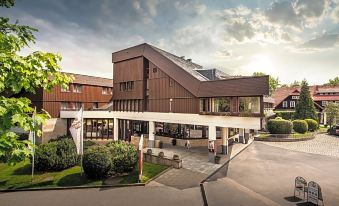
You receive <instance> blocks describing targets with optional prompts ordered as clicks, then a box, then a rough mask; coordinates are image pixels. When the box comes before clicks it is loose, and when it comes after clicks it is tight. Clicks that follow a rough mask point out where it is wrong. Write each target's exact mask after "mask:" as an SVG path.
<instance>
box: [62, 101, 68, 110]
mask: <svg viewBox="0 0 339 206" xmlns="http://www.w3.org/2000/svg"><path fill="white" fill-rule="evenodd" d="M60 109H61V110H66V109H68V102H61V105H60Z"/></svg>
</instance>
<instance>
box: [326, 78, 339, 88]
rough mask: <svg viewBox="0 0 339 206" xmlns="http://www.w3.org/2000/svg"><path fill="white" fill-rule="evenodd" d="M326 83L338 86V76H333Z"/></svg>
mask: <svg viewBox="0 0 339 206" xmlns="http://www.w3.org/2000/svg"><path fill="white" fill-rule="evenodd" d="M326 85H330V86H333V87H334V86H338V85H339V77H335V78H333V79H329V80H328V83H327V84H326Z"/></svg>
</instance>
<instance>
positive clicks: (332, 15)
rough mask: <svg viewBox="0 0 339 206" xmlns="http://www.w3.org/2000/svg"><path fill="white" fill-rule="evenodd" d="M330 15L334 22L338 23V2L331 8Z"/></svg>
mask: <svg viewBox="0 0 339 206" xmlns="http://www.w3.org/2000/svg"><path fill="white" fill-rule="evenodd" d="M331 17H332V20H333V21H334V22H335V23H339V4H338V5H337V6H336V7H335V8H334V9H333V11H332V13H331Z"/></svg>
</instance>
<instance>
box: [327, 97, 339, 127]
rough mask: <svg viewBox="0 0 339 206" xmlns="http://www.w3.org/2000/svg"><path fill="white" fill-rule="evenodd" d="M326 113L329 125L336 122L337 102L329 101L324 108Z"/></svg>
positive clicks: (338, 111)
mask: <svg viewBox="0 0 339 206" xmlns="http://www.w3.org/2000/svg"><path fill="white" fill-rule="evenodd" d="M324 112H325V113H326V116H327V119H328V124H329V125H330V126H332V125H334V124H335V123H336V118H338V117H339V104H338V103H334V102H329V103H328V104H327V105H326V106H325V109H324Z"/></svg>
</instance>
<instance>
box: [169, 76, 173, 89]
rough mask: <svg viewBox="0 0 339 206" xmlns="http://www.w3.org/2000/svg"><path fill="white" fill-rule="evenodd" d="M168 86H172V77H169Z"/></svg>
mask: <svg viewBox="0 0 339 206" xmlns="http://www.w3.org/2000/svg"><path fill="white" fill-rule="evenodd" d="M169 86H170V87H171V86H173V79H171V78H170V79H169Z"/></svg>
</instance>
